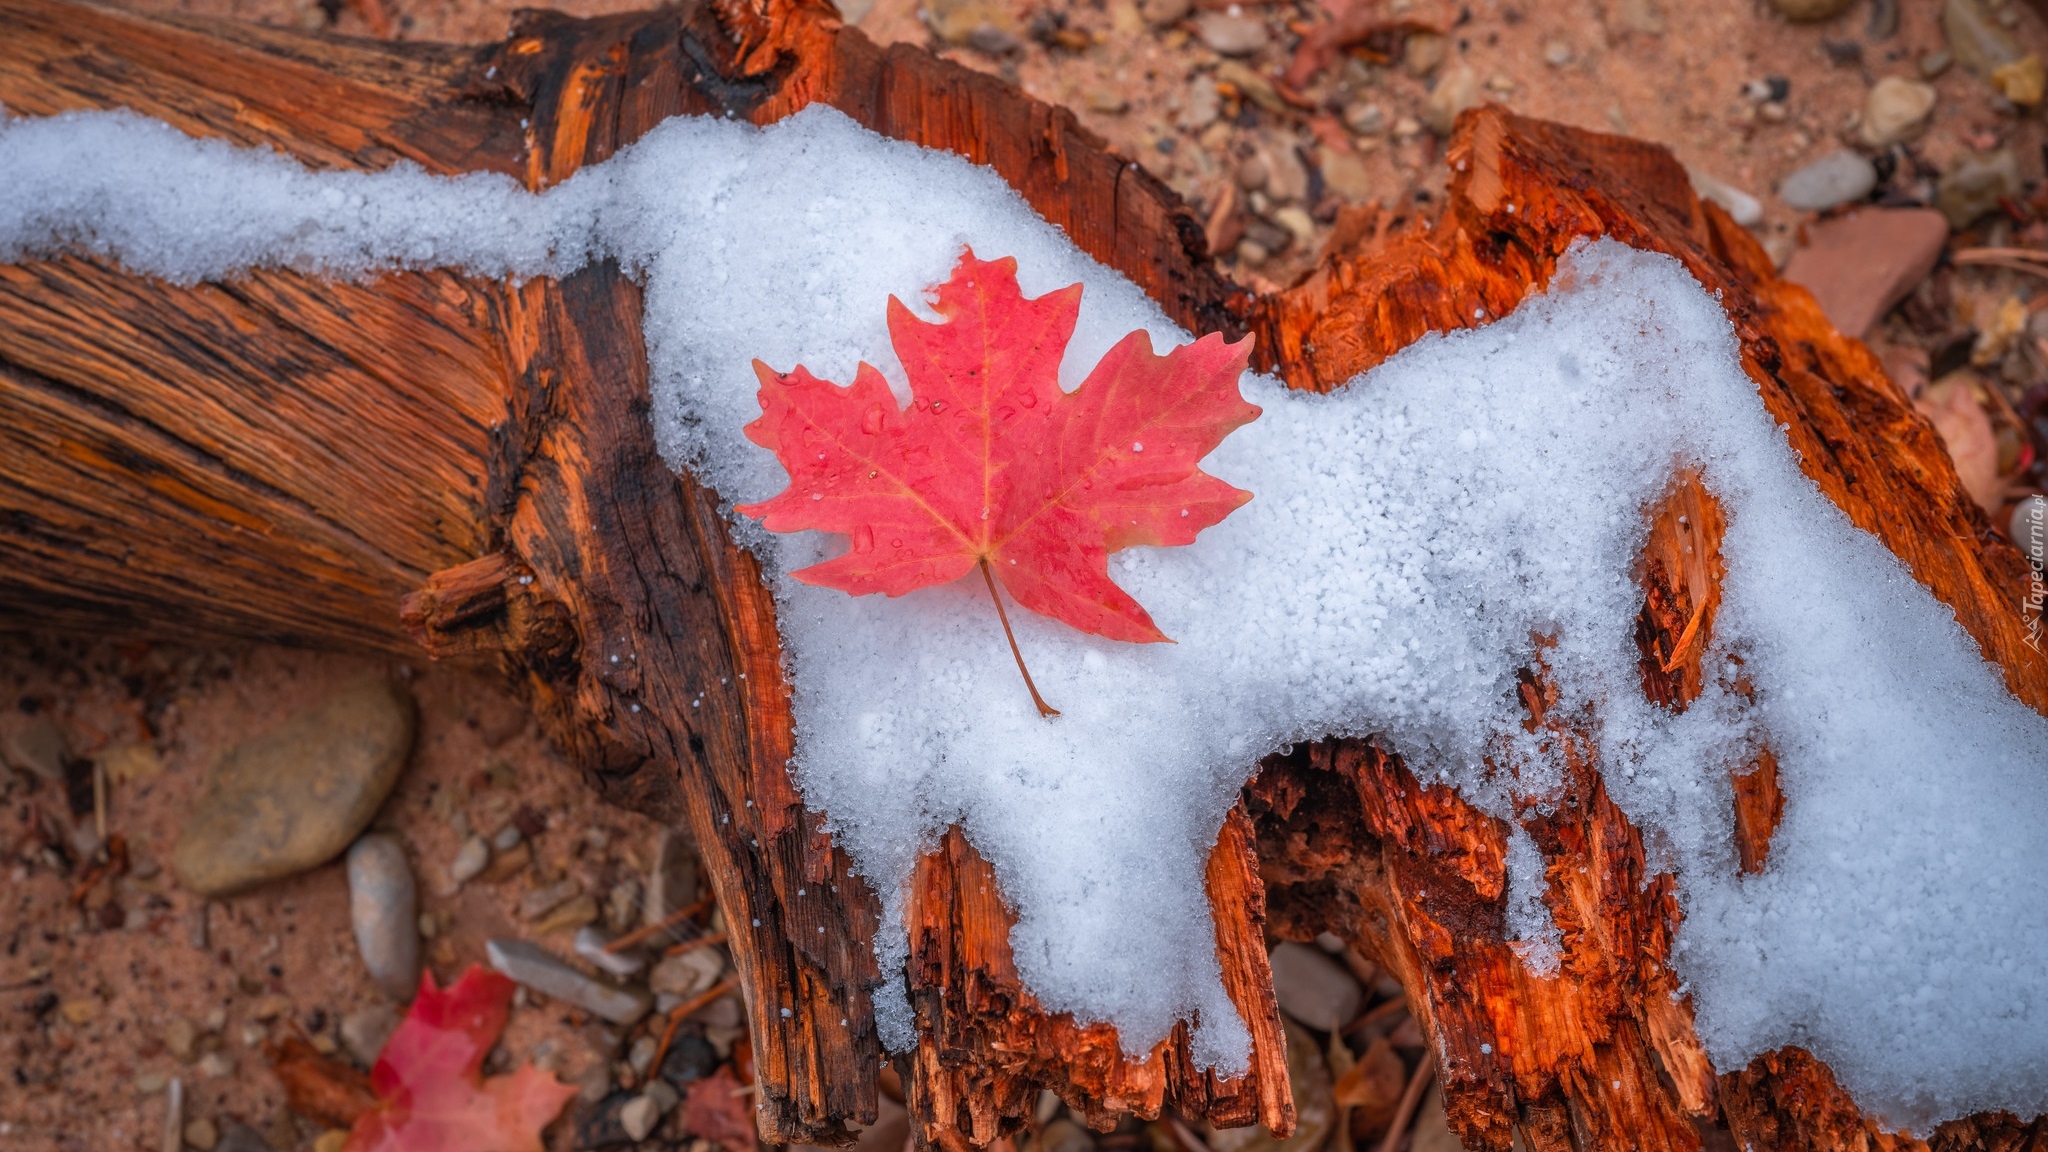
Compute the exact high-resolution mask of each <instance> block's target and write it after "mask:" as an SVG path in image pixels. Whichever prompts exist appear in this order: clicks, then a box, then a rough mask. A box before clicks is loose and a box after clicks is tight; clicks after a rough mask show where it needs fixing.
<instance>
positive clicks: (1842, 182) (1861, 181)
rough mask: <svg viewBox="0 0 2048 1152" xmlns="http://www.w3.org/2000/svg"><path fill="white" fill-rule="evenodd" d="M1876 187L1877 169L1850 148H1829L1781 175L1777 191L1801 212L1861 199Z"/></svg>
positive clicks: (1825, 208)
mask: <svg viewBox="0 0 2048 1152" xmlns="http://www.w3.org/2000/svg"><path fill="white" fill-rule="evenodd" d="M1875 187H1877V169H1875V168H1873V167H1871V166H1870V161H1868V160H1865V159H1864V158H1863V157H1861V156H1859V155H1857V154H1856V153H1854V152H1848V151H1842V152H1831V153H1829V154H1827V155H1826V156H1823V157H1821V158H1820V159H1818V160H1815V161H1813V162H1812V163H1810V164H1807V165H1805V166H1804V167H1802V168H1800V169H1799V170H1797V171H1795V172H1793V173H1792V174H1791V175H1790V176H1787V177H1785V180H1784V183H1782V184H1780V185H1778V195H1779V196H1781V197H1783V198H1784V200H1785V203H1787V204H1789V205H1791V206H1792V207H1793V208H1796V209H1798V210H1799V211H1801V212H1824V211H1826V210H1827V209H1829V208H1833V207H1836V206H1837V205H1841V204H1847V203H1849V202H1850V201H1852V200H1861V199H1863V198H1864V197H1865V196H1868V195H1870V190H1871V189H1872V188H1875Z"/></svg>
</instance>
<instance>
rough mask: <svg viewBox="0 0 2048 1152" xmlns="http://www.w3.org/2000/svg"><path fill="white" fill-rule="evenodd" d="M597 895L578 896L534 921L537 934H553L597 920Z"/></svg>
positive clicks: (534, 932) (534, 929)
mask: <svg viewBox="0 0 2048 1152" xmlns="http://www.w3.org/2000/svg"><path fill="white" fill-rule="evenodd" d="M597 916H598V909H597V897H595V896H578V897H576V898H575V899H574V900H571V901H569V902H568V903H567V904H564V905H562V906H561V907H559V908H556V909H555V910H554V911H553V912H550V913H548V914H547V915H546V916H543V917H541V918H540V919H539V920H536V921H534V923H533V934H534V935H536V936H553V935H556V934H557V933H561V932H567V931H569V930H570V929H572V928H581V927H583V926H584V925H586V924H590V923H593V922H594V921H596V919H597Z"/></svg>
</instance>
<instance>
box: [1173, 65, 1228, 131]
mask: <svg viewBox="0 0 2048 1152" xmlns="http://www.w3.org/2000/svg"><path fill="white" fill-rule="evenodd" d="M1222 114H1223V98H1222V97H1221V96H1219V95H1218V94H1217V92H1216V85H1215V82H1213V81H1211V80H1207V79H1204V78H1202V77H1199V76H1198V77H1196V78H1195V79H1194V81H1193V82H1191V83H1190V84H1189V85H1188V97H1187V100H1186V101H1184V102H1183V103H1182V105H1181V110H1180V126H1181V127H1182V128H1184V129H1186V130H1187V131H1189V132H1200V131H1201V130H1202V129H1204V128H1207V127H1208V126H1210V125H1211V124H1214V123H1216V118H1217V117H1218V116H1221V115H1222Z"/></svg>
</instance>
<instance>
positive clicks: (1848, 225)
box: [1785, 208, 1948, 337]
mask: <svg viewBox="0 0 2048 1152" xmlns="http://www.w3.org/2000/svg"><path fill="white" fill-rule="evenodd" d="M1806 236H1807V243H1806V247H1804V248H1800V249H1798V250H1796V251H1794V252H1793V254H1792V259H1791V261H1790V262H1789V263H1787V264H1786V266H1785V278H1786V279H1788V280H1791V281H1793V282H1795V283H1798V284H1803V285H1805V286H1806V289H1807V290H1808V291H1809V292H1812V293H1813V296H1814V299H1815V300H1818V301H1819V302H1820V308H1821V311H1823V312H1825V313H1827V316H1828V319H1829V320H1830V321H1832V322H1833V323H1834V325H1835V327H1836V328H1839V329H1841V330H1842V332H1844V333H1846V334H1847V335H1850V336H1856V337H1861V336H1862V335H1863V334H1864V333H1866V332H1868V331H1869V330H1870V327H1871V325H1873V324H1875V323H1876V322H1877V320H1878V318H1879V317H1881V316H1883V315H1884V314H1885V313H1887V312H1889V311H1891V310H1892V306H1893V305H1895V304H1897V303H1898V302H1899V301H1901V300H1903V299H1905V298H1906V294H1907V293H1909V292H1911V291H1912V290H1913V288H1914V286H1916V285H1918V284H1919V283H1920V281H1922V280H1924V279H1926V278H1927V274H1928V273H1929V272H1931V271H1933V270H1934V263H1935V261H1936V260H1938V259H1939V258H1940V257H1941V249H1942V246H1943V245H1944V244H1946V243H1947V242H1948V221H1947V220H1946V219H1944V218H1943V216H1942V214H1941V213H1939V212H1936V211H1933V210H1932V209H1928V208H1865V209H1863V210H1861V211H1859V212H1855V213H1852V214H1850V215H1847V216H1839V217H1836V218H1835V219H1832V220H1823V221H1821V222H1820V223H1817V224H1814V225H1812V226H1811V227H1809V228H1808V229H1807V230H1806Z"/></svg>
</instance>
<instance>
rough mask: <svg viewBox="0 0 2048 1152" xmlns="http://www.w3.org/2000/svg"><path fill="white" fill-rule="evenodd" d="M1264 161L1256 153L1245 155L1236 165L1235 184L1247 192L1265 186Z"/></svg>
mask: <svg viewBox="0 0 2048 1152" xmlns="http://www.w3.org/2000/svg"><path fill="white" fill-rule="evenodd" d="M1266 176H1267V172H1266V162H1265V161H1264V160H1262V159H1260V158H1259V157H1258V156H1257V155H1252V156H1247V157H1245V158H1244V159H1243V160H1240V161H1239V162H1238V165H1237V186H1238V187H1239V188H1242V189H1244V190H1245V191H1247V192H1249V191H1252V190H1253V189H1257V188H1264V187H1265V186H1266Z"/></svg>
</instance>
